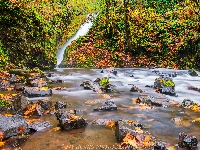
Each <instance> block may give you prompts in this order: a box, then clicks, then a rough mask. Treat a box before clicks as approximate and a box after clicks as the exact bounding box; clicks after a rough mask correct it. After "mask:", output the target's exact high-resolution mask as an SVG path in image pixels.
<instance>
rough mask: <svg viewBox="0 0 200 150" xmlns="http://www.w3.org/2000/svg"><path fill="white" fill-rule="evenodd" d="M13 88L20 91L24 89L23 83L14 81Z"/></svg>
mask: <svg viewBox="0 0 200 150" xmlns="http://www.w3.org/2000/svg"><path fill="white" fill-rule="evenodd" d="M14 90H15V91H17V92H22V91H23V90H24V84H23V83H16V84H15V85H14Z"/></svg>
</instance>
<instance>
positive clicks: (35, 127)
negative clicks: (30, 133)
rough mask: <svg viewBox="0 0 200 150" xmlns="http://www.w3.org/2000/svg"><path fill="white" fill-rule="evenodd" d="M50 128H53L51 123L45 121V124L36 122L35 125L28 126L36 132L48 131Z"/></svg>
mask: <svg viewBox="0 0 200 150" xmlns="http://www.w3.org/2000/svg"><path fill="white" fill-rule="evenodd" d="M50 126H51V124H50V122H49V121H45V122H34V123H32V124H30V125H29V126H28V128H29V129H30V130H34V131H41V130H43V129H46V128H48V127H50Z"/></svg>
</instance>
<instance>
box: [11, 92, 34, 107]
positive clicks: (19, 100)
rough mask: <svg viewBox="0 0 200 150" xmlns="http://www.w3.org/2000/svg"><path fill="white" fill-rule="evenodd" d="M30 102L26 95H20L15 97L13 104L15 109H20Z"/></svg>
mask: <svg viewBox="0 0 200 150" xmlns="http://www.w3.org/2000/svg"><path fill="white" fill-rule="evenodd" d="M29 103H30V102H29V100H28V99H27V98H26V97H25V96H22V95H18V96H16V97H15V98H14V100H13V102H12V105H13V109H14V110H15V111H19V110H23V109H25V108H26V107H27V105H28V104H29Z"/></svg>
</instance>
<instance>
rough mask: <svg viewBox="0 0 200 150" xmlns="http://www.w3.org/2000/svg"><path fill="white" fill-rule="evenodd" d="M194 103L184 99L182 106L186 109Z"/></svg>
mask: <svg viewBox="0 0 200 150" xmlns="http://www.w3.org/2000/svg"><path fill="white" fill-rule="evenodd" d="M193 104H194V102H193V101H191V100H189V99H184V100H183V102H182V105H183V106H184V107H185V106H191V105H193Z"/></svg>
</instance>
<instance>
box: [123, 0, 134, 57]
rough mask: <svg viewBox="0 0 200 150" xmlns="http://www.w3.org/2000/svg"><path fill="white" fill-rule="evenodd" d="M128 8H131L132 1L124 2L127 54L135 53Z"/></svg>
mask: <svg viewBox="0 0 200 150" xmlns="http://www.w3.org/2000/svg"><path fill="white" fill-rule="evenodd" d="M128 7H130V0H124V18H125V20H124V23H125V31H126V35H125V39H126V43H125V50H126V51H127V52H131V53H132V52H133V50H132V40H131V32H130V26H129V20H130V19H129V15H128V14H129V10H128Z"/></svg>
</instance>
